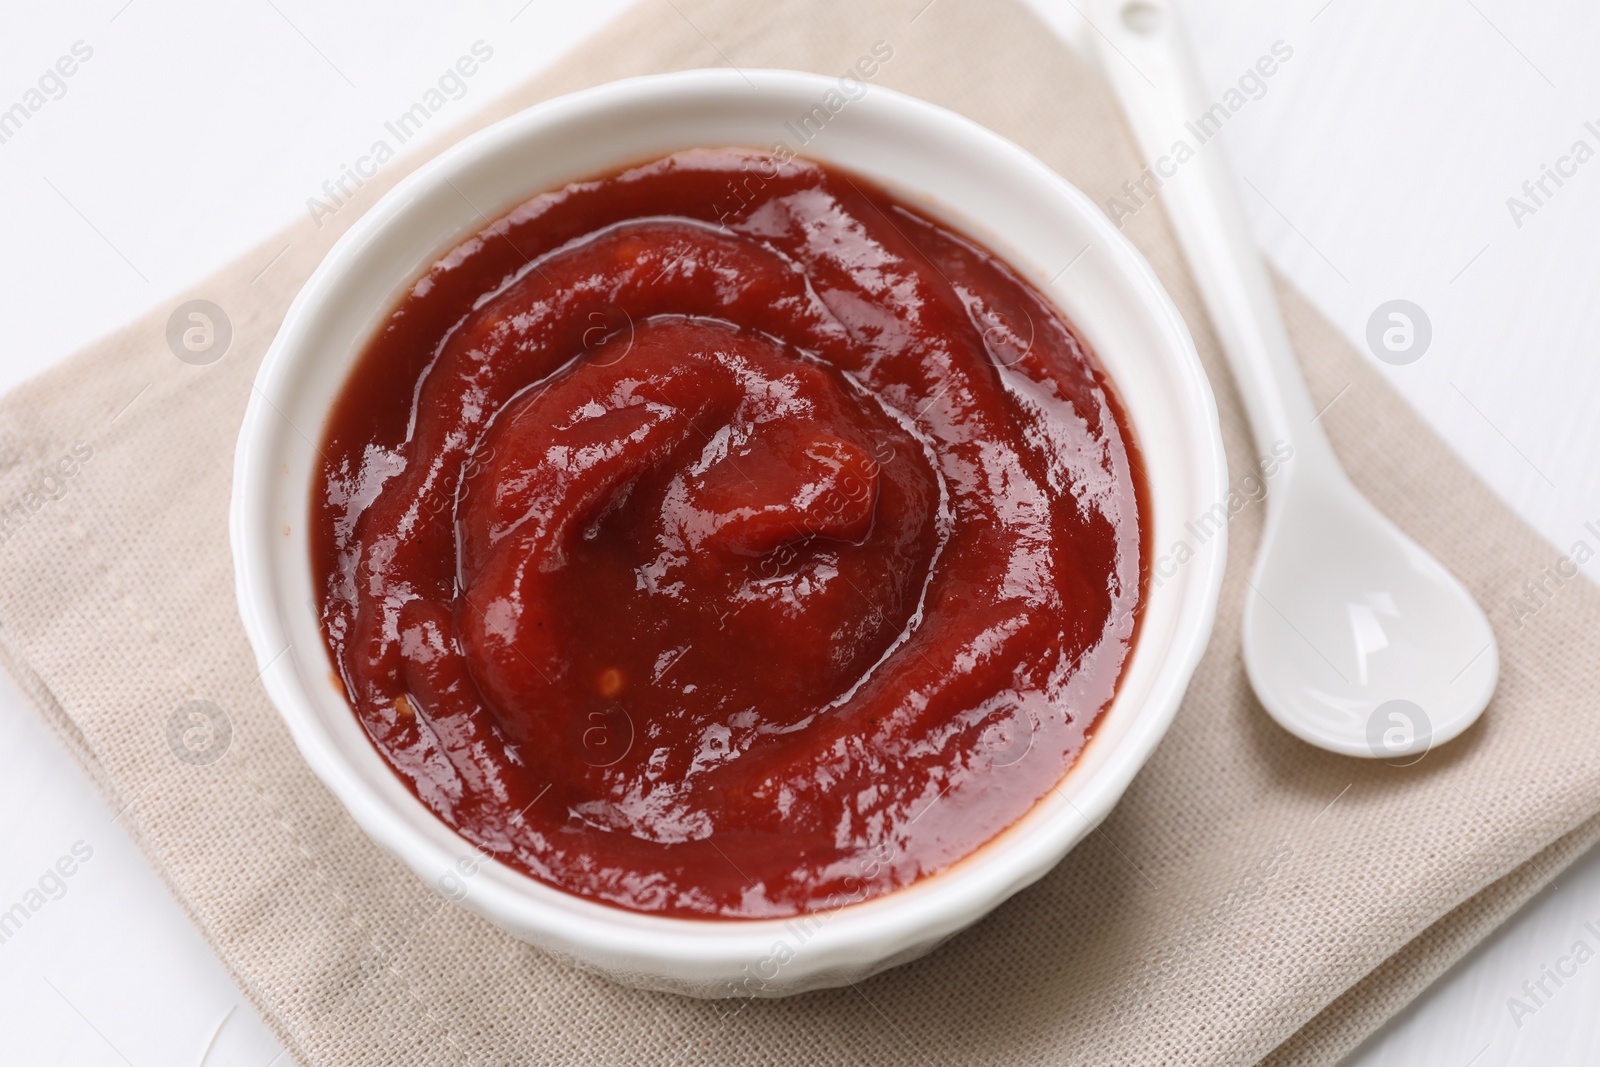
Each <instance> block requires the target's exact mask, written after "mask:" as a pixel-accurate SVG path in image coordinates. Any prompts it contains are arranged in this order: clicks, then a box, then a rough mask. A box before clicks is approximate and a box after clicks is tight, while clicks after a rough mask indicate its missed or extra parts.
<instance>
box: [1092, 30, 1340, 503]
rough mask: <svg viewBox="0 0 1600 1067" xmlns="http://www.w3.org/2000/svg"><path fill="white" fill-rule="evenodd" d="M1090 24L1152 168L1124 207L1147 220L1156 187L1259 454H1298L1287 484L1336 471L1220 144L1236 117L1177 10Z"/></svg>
mask: <svg viewBox="0 0 1600 1067" xmlns="http://www.w3.org/2000/svg"><path fill="white" fill-rule="evenodd" d="M1090 18H1091V21H1092V22H1093V24H1094V29H1095V30H1096V31H1097V32H1096V33H1095V38H1096V41H1097V43H1098V46H1099V51H1100V57H1101V65H1102V66H1103V67H1104V68H1105V73H1106V75H1107V77H1108V78H1109V79H1110V81H1111V85H1112V88H1113V89H1114V90H1115V91H1116V94H1117V98H1118V99H1119V100H1120V101H1121V103H1122V109H1123V111H1124V112H1125V113H1126V115H1127V118H1128V122H1129V125H1130V126H1132V128H1133V132H1134V134H1135V136H1136V138H1137V139H1138V142H1139V147H1140V149H1141V151H1142V153H1143V155H1144V157H1145V160H1146V163H1147V166H1146V173H1145V174H1143V175H1140V176H1139V177H1138V179H1136V180H1133V181H1131V182H1130V183H1128V184H1127V185H1125V186H1124V188H1123V191H1122V193H1121V194H1119V196H1118V199H1119V200H1120V201H1121V203H1122V205H1123V206H1125V207H1127V208H1130V209H1132V210H1139V209H1141V208H1143V207H1144V206H1145V205H1147V204H1148V202H1149V200H1150V199H1151V196H1150V193H1151V191H1152V190H1154V189H1159V195H1160V201H1161V206H1162V208H1164V209H1165V212H1166V215H1167V218H1168V220H1169V221H1170V222H1171V224H1172V228H1173V230H1174V231H1176V233H1177V235H1178V242H1179V244H1180V245H1181V246H1182V247H1183V252H1184V256H1185V257H1186V258H1187V259H1188V261H1189V266H1190V268H1191V270H1192V271H1193V274H1194V279H1195V283H1196V284H1197V286H1198V287H1199V289H1200V295H1201V297H1202V299H1203V300H1204V301H1205V305H1206V310H1207V311H1208V312H1210V315H1211V322H1212V325H1213V326H1214V327H1215V329H1216V331H1217V336H1218V338H1219V340H1220V341H1221V342H1222V350H1223V352H1224V353H1226V355H1227V357H1228V363H1229V365H1230V366H1231V367H1232V368H1233V375H1234V379H1235V382H1236V384H1237V386H1238V389H1239V393H1240V395H1241V396H1242V397H1243V399H1244V406H1245V410H1246V412H1247V414H1248V415H1249V418H1250V426H1251V430H1252V432H1253V433H1254V435H1255V441H1256V447H1257V449H1258V450H1259V451H1260V452H1262V453H1267V452H1271V451H1273V450H1274V448H1275V447H1276V448H1277V449H1278V450H1282V449H1283V448H1284V446H1285V445H1287V446H1288V448H1289V449H1292V456H1293V458H1292V460H1291V461H1290V462H1288V463H1287V464H1286V465H1285V472H1286V473H1287V474H1288V476H1289V477H1290V478H1292V477H1293V475H1294V473H1296V472H1297V471H1298V472H1301V473H1304V474H1308V475H1309V474H1310V473H1312V472H1311V470H1310V469H1309V468H1318V472H1319V473H1337V472H1338V463H1337V461H1336V460H1335V458H1334V455H1333V451H1332V449H1331V448H1330V446H1329V445H1328V440H1327V438H1326V437H1325V436H1324V435H1323V433H1322V430H1321V429H1320V428H1319V427H1318V426H1317V424H1316V421H1315V419H1316V411H1315V409H1314V408H1313V407H1312V403H1311V395H1310V393H1308V392H1307V391H1306V384H1305V379H1304V378H1303V377H1301V374H1300V366H1299V364H1298V363H1297V362H1296V360H1295V355H1294V349H1293V347H1292V346H1291V344H1290V342H1289V332H1288V330H1287V329H1286V328H1285V326H1284V323H1283V314H1282V312H1281V311H1280V310H1279V308H1278V301H1277V297H1276V295H1275V294H1274V293H1273V290H1272V283H1271V280H1270V279H1269V278H1268V276H1267V271H1266V266H1265V264H1264V263H1263V261H1262V258H1261V253H1260V252H1259V250H1258V249H1257V248H1256V245H1255V241H1254V240H1253V238H1252V237H1251V235H1250V226H1249V222H1248V221H1247V219H1246V218H1245V214H1244V207H1243V205H1242V204H1241V203H1240V200H1239V194H1238V185H1237V184H1236V182H1235V179H1234V175H1233V170H1232V168H1231V167H1230V166H1229V165H1228V159H1227V154H1226V153H1225V152H1224V151H1223V145H1222V141H1221V138H1220V137H1219V136H1218V134H1219V133H1220V131H1221V126H1222V124H1223V123H1225V122H1226V121H1227V119H1228V117H1229V115H1230V114H1231V113H1230V112H1229V110H1228V107H1227V105H1226V104H1225V103H1221V102H1219V101H1215V100H1211V99H1209V98H1208V97H1207V95H1206V93H1205V90H1204V88H1203V87H1202V85H1201V82H1200V77H1199V72H1198V70H1197V68H1196V65H1195V61H1194V56H1193V53H1192V51H1191V49H1190V47H1189V42H1188V37H1187V35H1186V34H1185V32H1184V29H1183V24H1182V22H1181V20H1180V19H1179V17H1178V13H1177V11H1176V10H1175V9H1174V7H1173V5H1172V4H1171V3H1170V0H1097V2H1094V3H1091V5H1090ZM1111 207H1112V209H1113V213H1114V214H1118V215H1120V210H1121V209H1120V208H1118V207H1117V206H1116V205H1111ZM1119 221H1120V219H1119ZM1286 482H1287V479H1286V480H1285V484H1284V486H1283V488H1285V489H1286V488H1287V487H1288V486H1287V484H1286ZM1283 496H1284V494H1283V493H1281V492H1275V493H1273V494H1271V496H1270V498H1269V499H1268V508H1269V509H1271V510H1274V511H1275V510H1276V504H1277V503H1279V502H1281V500H1282V498H1283Z"/></svg>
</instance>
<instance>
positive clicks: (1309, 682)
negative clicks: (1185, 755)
mask: <svg viewBox="0 0 1600 1067" xmlns="http://www.w3.org/2000/svg"><path fill="white" fill-rule="evenodd" d="M1286 483H1287V484H1282V485H1280V486H1276V487H1274V488H1275V492H1276V494H1277V495H1278V498H1279V501H1280V503H1279V504H1278V506H1277V508H1276V510H1275V513H1274V514H1273V515H1272V516H1271V517H1270V518H1269V520H1268V523H1267V528H1266V530H1265V532H1264V533H1263V535H1262V541H1261V549H1260V556H1259V557H1258V558H1257V562H1256V567H1255V573H1254V574H1253V575H1252V576H1251V580H1250V586H1251V588H1250V591H1249V593H1248V595H1247V599H1246V601H1245V609H1244V662H1245V669H1246V671H1247V672H1248V673H1249V676H1250V684H1251V686H1252V687H1253V688H1254V689H1255V691H1256V695H1257V696H1258V697H1259V698H1260V700H1261V703H1262V705H1263V706H1264V707H1265V708H1266V709H1267V712H1268V714H1270V715H1271V716H1272V717H1273V719H1275V720H1276V721H1277V722H1278V724H1279V725H1281V726H1282V727H1283V728H1284V729H1286V730H1288V731H1289V732H1290V733H1292V734H1294V735H1295V736H1297V737H1300V738H1302V739H1303V740H1306V741H1309V742H1311V743H1312V744H1314V745H1319V746H1321V747H1322V748H1326V749H1330V750H1332V751H1334V752H1342V753H1344V754H1346V755H1350V756H1377V757H1384V758H1392V757H1399V756H1408V755H1415V754H1417V753H1420V752H1425V751H1426V750H1427V749H1428V748H1430V747H1431V746H1433V745H1436V744H1440V743H1442V742H1444V741H1448V740H1450V739H1451V738H1452V737H1455V736H1456V735H1457V734H1459V733H1461V731H1463V730H1465V729H1466V728H1467V727H1468V726H1470V725H1471V724H1472V722H1473V721H1474V720H1475V719H1477V717H1478V715H1479V713H1480V712H1482V711H1483V709H1484V706H1485V705H1487V704H1488V702H1489V697H1490V696H1491V695H1492V694H1493V692H1494V687H1495V683H1496V681H1497V679H1498V676H1499V655H1498V651H1497V649H1496V647H1495V641H1494V634H1493V632H1492V631H1491V630H1490V628H1489V621H1488V619H1486V618H1485V617H1484V614H1483V611H1482V610H1481V609H1480V608H1479V607H1478V605H1477V603H1476V602H1475V601H1474V600H1473V599H1472V596H1471V594H1469V593H1468V592H1467V591H1466V589H1465V588H1463V587H1462V585H1461V583H1460V582H1458V581H1457V580H1456V579H1455V577H1454V576H1453V575H1452V574H1451V573H1450V572H1449V571H1448V570H1446V569H1445V568H1444V567H1443V566H1442V565H1441V564H1440V563H1439V561H1438V560H1436V559H1434V558H1433V556H1431V555H1429V554H1428V553H1427V552H1425V551H1424V550H1423V549H1422V548H1421V547H1419V546H1418V545H1417V544H1416V542H1414V541H1412V540H1411V538H1409V537H1407V536H1406V535H1405V534H1404V533H1403V532H1401V530H1400V529H1399V527H1397V526H1395V525H1394V523H1392V522H1390V521H1389V519H1388V518H1386V517H1385V516H1384V515H1383V514H1382V513H1381V512H1380V511H1378V509H1377V508H1375V507H1373V506H1372V504H1370V503H1369V502H1368V501H1367V499H1366V497H1364V496H1362V495H1361V494H1360V492H1358V491H1357V490H1356V488H1355V487H1354V486H1353V485H1351V484H1350V482H1349V481H1348V480H1346V479H1345V478H1344V477H1342V476H1337V477H1322V478H1318V479H1307V478H1305V477H1304V476H1303V474H1302V475H1301V476H1300V477H1298V478H1293V479H1286Z"/></svg>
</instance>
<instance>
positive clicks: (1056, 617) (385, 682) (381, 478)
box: [313, 149, 1146, 918]
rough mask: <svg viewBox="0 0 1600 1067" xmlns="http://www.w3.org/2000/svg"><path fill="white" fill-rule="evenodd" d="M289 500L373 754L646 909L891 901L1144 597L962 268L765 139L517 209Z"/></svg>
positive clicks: (985, 291) (576, 887)
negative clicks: (300, 513)
mask: <svg viewBox="0 0 1600 1067" xmlns="http://www.w3.org/2000/svg"><path fill="white" fill-rule="evenodd" d="M323 454H324V456H325V457H326V458H325V464H324V467H323V471H322V478H321V482H320V487H319V491H318V493H317V496H316V499H315V500H314V501H313V519H314V521H313V527H314V532H313V552H314V556H315V561H314V562H315V564H316V567H317V569H318V573H320V574H321V575H322V578H323V585H322V601H321V612H322V619H323V625H324V631H325V633H326V636H327V640H328V645H329V649H330V651H331V653H332V656H333V659H334V661H335V663H336V664H337V666H338V668H339V672H340V675H341V678H342V681H343V684H344V687H345V690H346V693H347V695H348V697H349V699H350V702H351V704H352V706H353V707H354V709H355V710H356V713H357V714H358V715H359V717H360V719H361V721H362V723H363V724H364V726H365V728H366V730H367V732H368V734H369V735H370V736H371V738H372V740H373V742H374V743H375V744H376V746H377V747H378V749H379V751H380V752H381V753H382V754H383V755H384V757H385V758H386V759H387V760H388V762H389V763H390V764H391V766H392V767H393V768H394V769H395V771H396V772H397V773H398V774H399V775H400V776H401V778H402V779H403V780H404V781H406V782H407V783H408V785H410V787H411V788H412V789H413V790H414V791H415V792H416V794H417V795H418V796H419V797H420V798H421V800H422V801H423V802H424V803H425V804H426V805H428V806H429V807H430V808H431V809H432V810H433V811H435V812H436V813H437V814H438V815H439V817H440V818H442V819H443V820H444V821H445V822H447V823H448V824H449V825H450V826H452V827H454V828H455V829H456V830H457V831H458V832H459V833H460V834H461V835H462V836H463V837H465V838H466V839H468V840H469V841H471V842H473V843H474V844H475V845H477V846H478V847H480V848H481V849H483V850H484V851H485V852H487V853H488V854H491V855H494V856H496V857H497V858H499V859H501V860H504V861H505V862H507V863H510V864H512V865H513V866H516V867H518V868H520V869H522V870H524V871H526V872H528V873H529V874H531V875H533V876H534V877H536V878H539V879H542V880H544V881H546V882H549V883H551V884H553V885H555V886H558V887H561V888H563V889H567V890H569V891H572V892H575V893H579V894H583V895H585V896H589V897H592V898H596V899H599V900H603V901H607V902H610V903H613V904H617V905H620V906H623V907H628V908H633V909H637V910H641V911H651V912H659V913H664V914H670V915H679V916H699V917H729V918H734V917H772V916H782V915H791V914H796V913H799V912H805V911H812V910H817V909H822V908H828V907H832V906H836V905H838V904H841V903H847V902H851V901H856V900H861V899H865V898H867V897H870V896H875V895H878V894H880V893H883V892H887V891H889V890H892V889H894V888H897V887H900V886H904V885H907V884H910V883H911V882H913V881H915V880H916V879H918V878H920V877H924V876H926V875H928V874H931V873H933V872H936V871H938V870H941V869H943V868H945V867H947V866H949V865H950V864H952V863H954V862H956V861H957V860H959V859H961V858H962V857H964V856H966V855H968V854H970V853H972V852H973V851H974V850H976V849H977V848H979V847H980V846H981V845H983V844H984V843H985V842H987V841H988V840H990V839H991V838H993V837H994V836H995V835H996V834H998V833H1000V832H1001V831H1003V830H1004V829H1005V828H1006V827H1007V826H1009V825H1010V824H1011V823H1013V822H1015V821H1016V820H1017V819H1018V818H1020V817H1021V816H1022V815H1023V814H1025V813H1026V812H1027V810H1028V809H1029V808H1030V807H1031V806H1032V805H1033V804H1034V803H1035V802H1036V801H1038V800H1039V798H1040V797H1042V796H1043V795H1044V794H1045V793H1046V792H1047V791H1049V790H1050V789H1051V788H1052V787H1053V786H1054V785H1055V784H1056V783H1057V782H1058V781H1059V780H1060V779H1061V777H1062V775H1063V774H1064V773H1065V772H1066V771H1067V769H1068V768H1069V767H1070V766H1071V764H1072V762H1073V760H1074V759H1075V758H1076V757H1077V755H1078V753H1079V752H1080V751H1081V750H1082V748H1083V746H1084V744H1085V742H1086V740H1087V738H1088V736H1089V734H1090V732H1091V731H1092V729H1093V726H1094V723H1095V721H1096V719H1097V717H1098V716H1099V714H1100V713H1101V711H1102V710H1103V709H1104V708H1105V707H1106V705H1107V704H1108V703H1109V702H1110V700H1111V698H1112V696H1113V694H1114V692H1115V689H1116V685H1117V681H1118V678H1119V676H1120V674H1121V672H1122V669H1123V666H1124V663H1125V661H1126V659H1127V656H1128V652H1129V650H1130V648H1131V645H1132V642H1133V639H1134V635H1135V631H1136V628H1137V623H1138V619H1139V614H1140V608H1141V605H1142V595H1143V587H1144V573H1145V567H1146V563H1145V557H1146V553H1145V552H1144V551H1143V545H1142V532H1141V522H1140V506H1141V499H1142V492H1143V490H1142V484H1141V479H1142V472H1141V467H1140V462H1139V458H1138V454H1137V451H1136V449H1135V446H1134V444H1133V441H1132V438H1131V435H1130V434H1129V432H1128V431H1127V429H1126V428H1125V425H1124V421H1123V418H1122V416H1121V413H1120V410H1119V408H1118V406H1117V404H1116V402H1115V400H1114V397H1113V395H1112V393H1111V391H1110V388H1109V386H1108V384H1107V382H1106V380H1105V377H1104V374H1103V373H1102V372H1101V371H1100V369H1099V368H1098V366H1097V365H1096V363H1095V362H1094V360H1093V358H1092V357H1091V355H1090V354H1089V352H1088V351H1087V350H1086V348H1085V347H1084V346H1083V344H1082V343H1081V342H1080V341H1079V340H1078V339H1077V338H1076V336H1075V335H1074V334H1073V332H1072V330H1071V329H1070V328H1069V326H1068V325H1067V324H1066V323H1065V322H1064V321H1063V319H1062V318H1061V316H1060V314H1059V312H1057V311H1056V310H1055V309H1054V308H1053V307H1052V306H1051V305H1050V304H1049V303H1048V302H1047V301H1046V300H1044V299H1043V298H1042V297H1041V296H1040V295H1039V294H1038V293H1037V292H1036V291H1035V290H1033V289H1032V288H1031V287H1029V286H1028V285H1027V284H1026V283H1025V282H1023V281H1022V280H1021V279H1020V278H1018V277H1017V276H1016V275H1015V273H1014V272H1012V271H1011V270H1010V269H1009V268H1008V267H1007V266H1006V265H1005V264H1004V263H1002V262H1001V261H1000V260H998V259H997V258H996V257H995V256H994V255H993V254H992V253H990V252H988V251H986V250H985V249H983V248H981V247H979V246H977V245H975V244H973V243H972V242H971V241H969V240H967V239H966V238H963V237H960V236H958V235H956V234H955V233H953V232H952V231H950V230H948V229H946V228H944V227H942V226H940V225H939V224H937V223H935V222H933V221H932V220H930V219H929V218H927V217H926V216H924V215H922V214H920V213H918V212H916V211H914V210H912V209H910V208H908V207H906V206H905V205H903V204H901V203H899V202H897V201H896V200H895V199H893V198H892V197H890V196H889V195H887V194H886V193H884V192H883V191H881V190H879V189H877V188H875V187H873V186H871V185H869V184H868V183H867V182H865V181H863V180H861V179H859V178H854V177H852V176H850V175H847V174H845V173H843V172H840V171H837V170H833V169H830V168H827V167H824V166H821V165H818V164H815V163H811V162H807V161H804V160H801V159H798V158H795V157H792V156H772V155H767V154H762V153H756V152H750V151H744V150H733V149H728V150H697V151H690V152H683V153H679V154H676V155H673V156H669V157H667V158H664V159H661V160H658V161H656V162H653V163H649V164H646V165H643V166H639V167H636V168H633V169H630V170H627V171H624V172H622V173H619V174H616V175H612V176H608V177H603V178H600V179H597V180H594V181H588V182H582V183H577V184H573V185H570V186H568V187H566V188H564V189H562V190H559V191H557V192H553V193H549V194H545V195H543V196H539V197H536V198H535V199H533V200H531V201H529V202H527V203H526V204H524V205H522V206H521V207H519V208H517V209H516V210H515V211H513V212H512V213H511V214H510V215H508V216H506V217H505V218H503V219H501V220H500V221H498V222H496V223H494V224H493V225H491V226H490V227H488V228H487V229H486V230H484V231H483V232H482V233H481V234H479V235H477V236H476V237H474V238H472V239H470V240H468V241H467V242H465V243H464V244H462V245H461V246H460V247H458V248H456V249H455V250H453V251H451V252H450V253H449V254H447V255H446V256H444V257H443V258H442V259H440V260H439V261H438V262H437V263H436V264H434V266H433V267H432V268H431V269H430V270H429V271H428V272H427V273H426V274H425V275H424V276H423V277H422V278H421V279H420V280H419V281H418V282H417V283H416V284H415V285H414V286H413V288H412V289H411V291H410V292H409V293H408V294H407V295H406V296H405V297H404V298H403V299H402V301H401V302H400V303H399V305H398V306H397V307H396V309H395V310H394V311H393V313H392V314H391V316H390V318H389V320H388V322H387V323H386V325H385V327H384V328H383V330H382V331H381V332H380V333H379V335H378V336H377V337H376V338H375V339H374V341H373V342H372V343H371V345H370V346H369V349H368V351H366V352H365V353H363V355H362V357H361V358H360V360H359V361H358V363H357V366H356V369H355V371H354V372H353V374H352V377H351V379H350V381H349V383H348V384H347V385H346V387H345V390H344V392H343V394H342V395H341V397H340V400H339V402H338V404H337V405H336V407H335V410H334V413H333V415H332V417H331V419H330V423H329V427H328V430H327V435H326V440H325V441H324V446H323Z"/></svg>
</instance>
